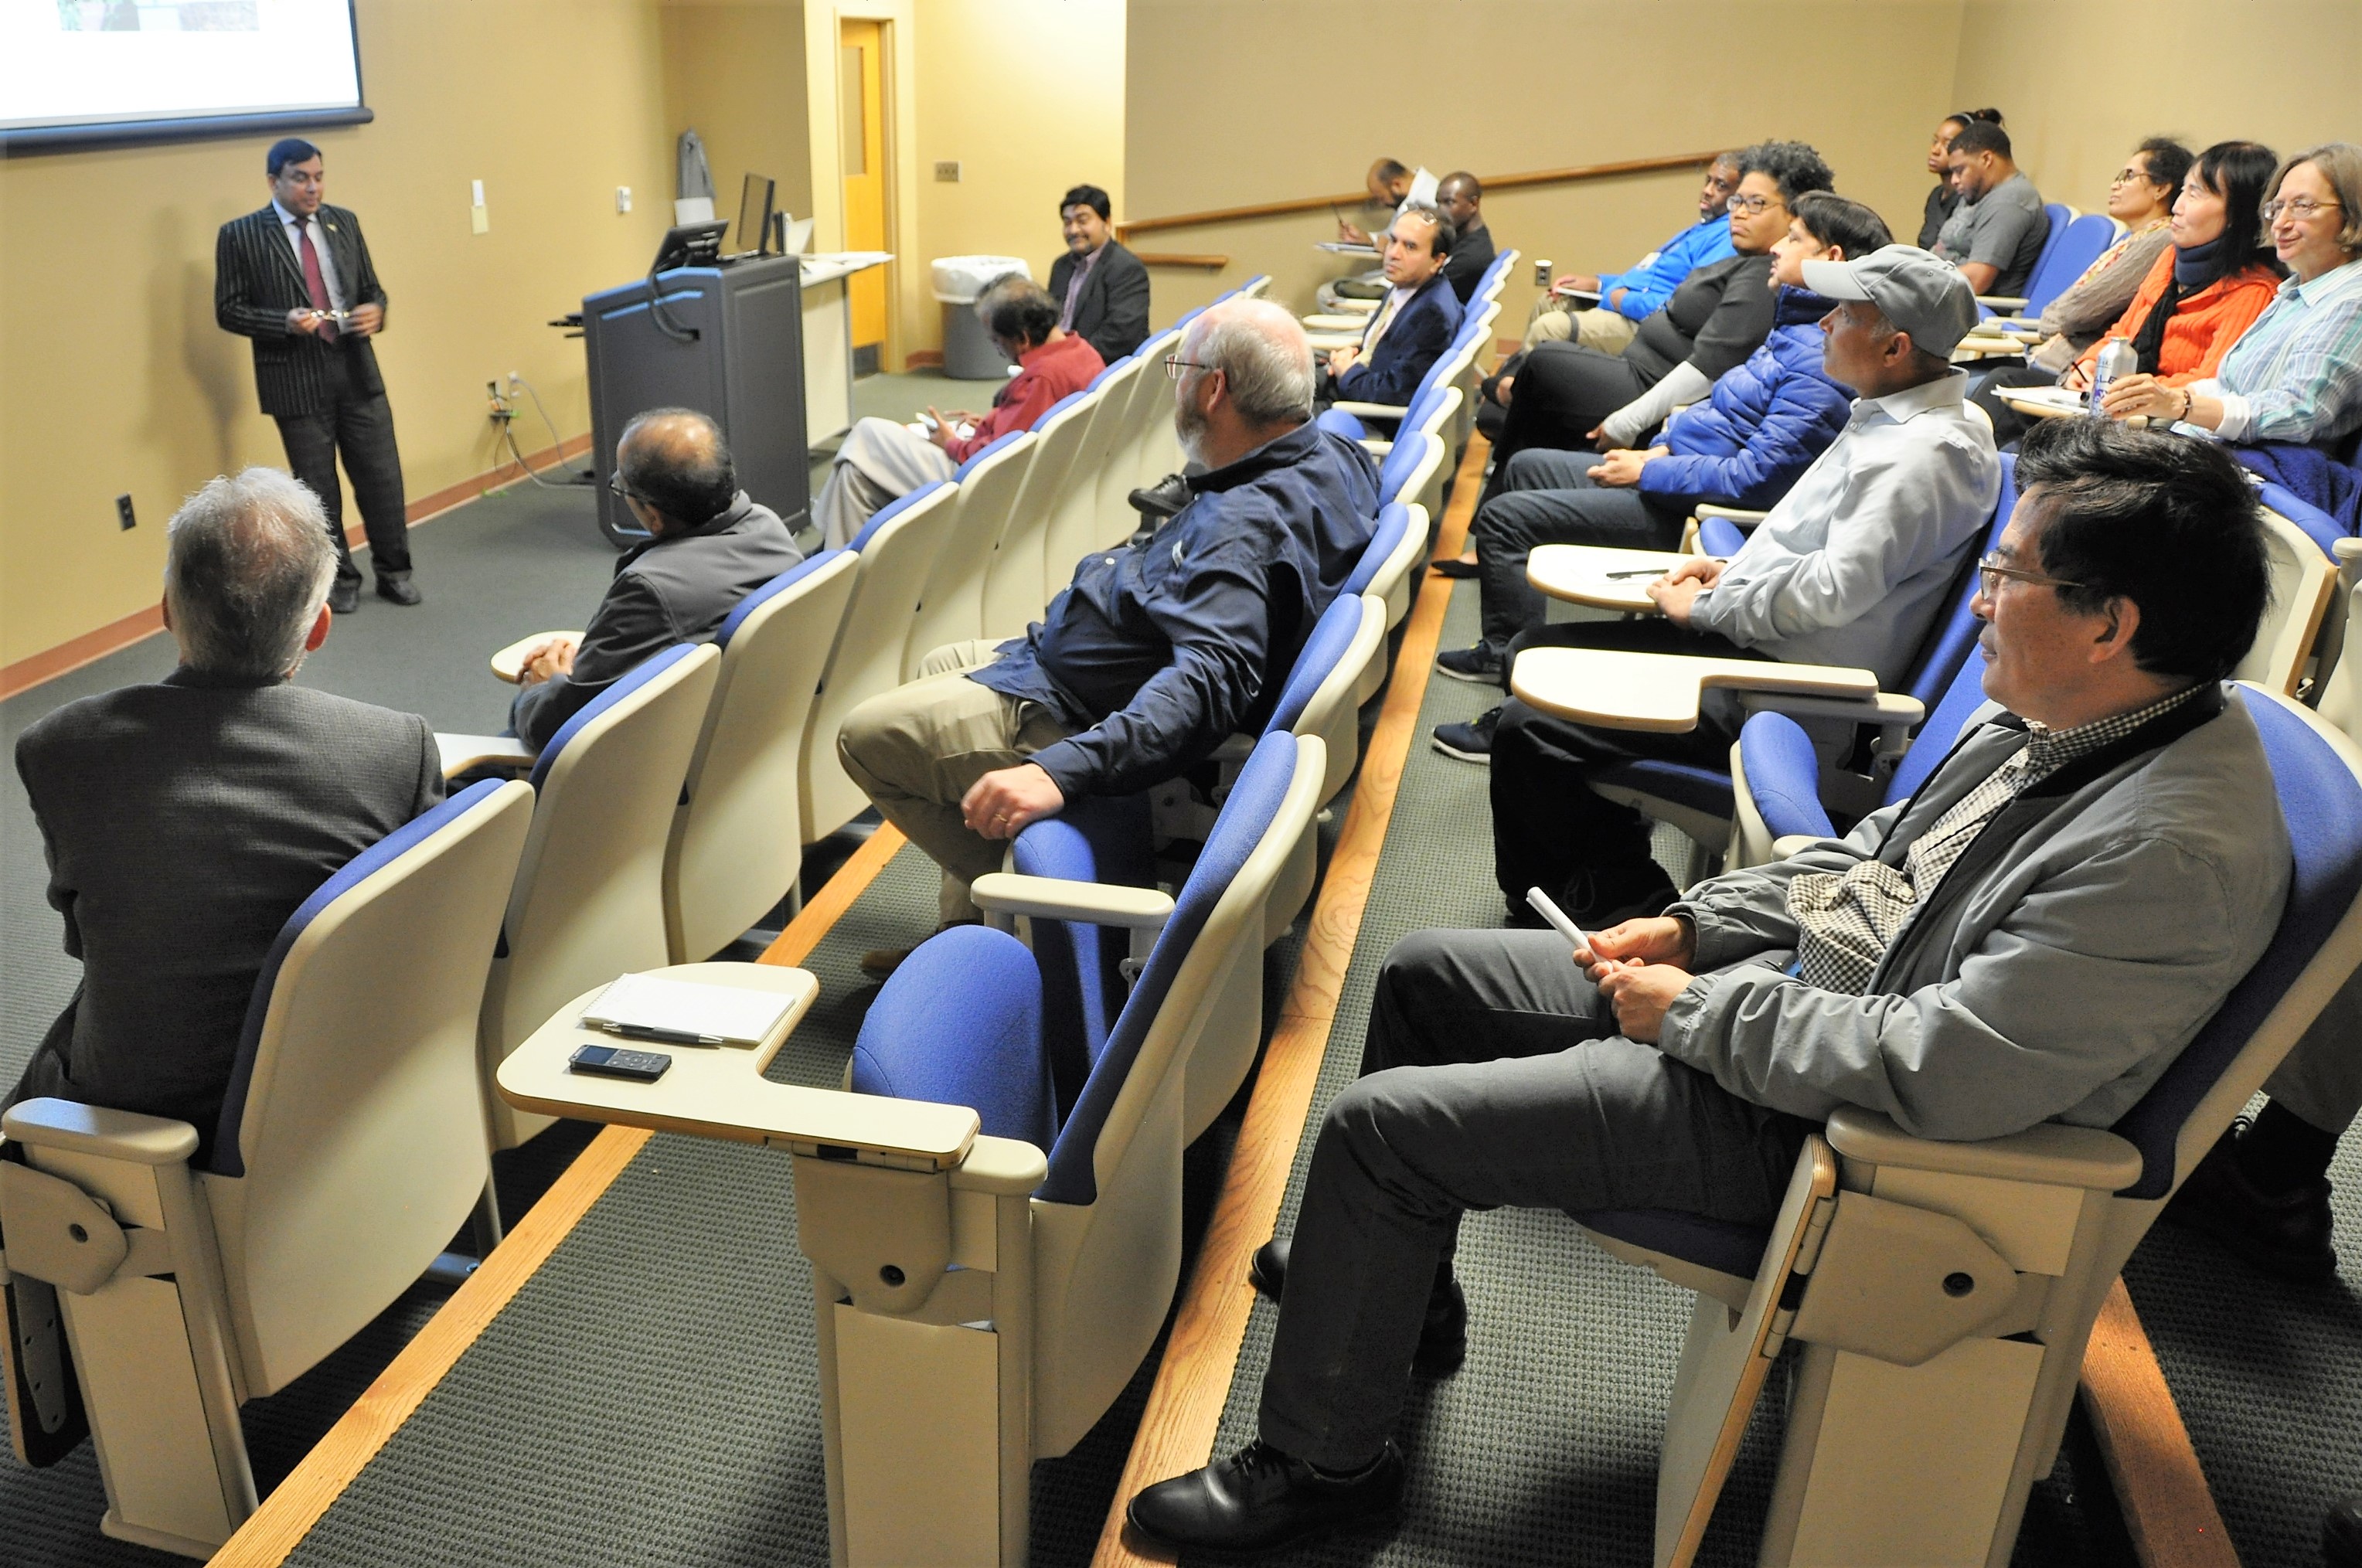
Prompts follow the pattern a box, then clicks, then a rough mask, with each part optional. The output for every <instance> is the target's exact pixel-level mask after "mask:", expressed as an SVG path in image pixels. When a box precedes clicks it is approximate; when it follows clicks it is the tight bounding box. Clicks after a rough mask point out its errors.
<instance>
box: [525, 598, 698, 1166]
mask: <svg viewBox="0 0 2362 1568" xmlns="http://www.w3.org/2000/svg"><path fill="white" fill-rule="evenodd" d="M721 662H722V654H721V650H720V649H718V648H716V647H715V646H713V645H712V644H711V643H704V644H701V645H699V646H695V647H691V646H689V645H687V644H685V643H684V644H676V645H675V646H672V647H669V648H667V649H666V650H665V651H664V652H662V653H659V654H655V655H652V656H650V657H648V658H646V659H645V660H643V661H641V663H640V664H639V666H638V667H637V668H635V669H633V670H632V671H631V672H630V673H629V674H627V675H625V676H624V678H623V679H620V680H618V681H616V682H615V683H614V685H613V686H612V687H610V688H609V689H608V690H605V691H604V692H602V693H601V694H600V695H599V696H598V697H597V698H596V699H594V700H593V701H591V702H590V705H589V706H588V707H586V708H584V709H583V710H582V711H581V712H579V713H577V714H575V715H574V717H573V718H571V719H569V720H568V721H567V722H566V724H565V726H564V727H563V728H561V729H560V730H559V731H558V732H557V734H556V735H554V736H552V737H551V738H550V743H549V745H547V746H546V747H544V748H543V750H542V754H541V757H540V760H538V761H537V762H535V764H534V768H533V780H532V782H533V785H534V789H535V791H536V793H537V795H538V802H537V804H536V806H535V811H534V818H533V834H532V836H531V837H529V838H528V839H527V840H526V841H525V848H524V863H523V864H522V865H521V866H520V867H518V869H517V878H516V887H515V889H514V890H513V892H512V893H511V895H510V898H509V910H508V918H507V919H506V921H505V922H503V924H502V951H501V952H500V953H499V954H498V955H495V956H494V958H493V960H492V972H491V980H490V982H489V983H488V984H487V985H486V987H485V988H484V1011H483V1020H482V1024H481V1028H480V1032H479V1038H480V1043H481V1045H482V1049H483V1083H484V1094H485V1097H486V1099H487V1100H488V1101H489V1102H490V1103H491V1107H492V1143H493V1146H494V1147H495V1148H502V1149H506V1148H513V1147H514V1146H515V1145H516V1144H518V1143H523V1142H524V1140H525V1139H527V1138H530V1137H532V1136H533V1135H534V1134H535V1132H540V1131H541V1130H542V1128H544V1127H546V1126H547V1125H548V1124H549V1119H548V1118H547V1117H537V1116H529V1115H526V1114H524V1113H521V1112H518V1111H515V1110H511V1109H510V1108H509V1106H508V1105H507V1104H506V1103H505V1102H503V1101H502V1100H501V1099H499V1097H498V1096H497V1095H496V1094H495V1093H494V1092H493V1090H492V1088H491V1084H492V1074H493V1072H494V1071H495V1070H496V1069H497V1068H498V1067H499V1066H500V1065H501V1060H502V1058H503V1057H505V1056H506V1055H508V1054H509V1053H510V1052H511V1051H512V1050H513V1049H515V1048H516V1046H517V1044H518V1043H520V1042H522V1041H523V1040H524V1038H525V1037H526V1036H527V1035H530V1034H531V1033H532V1032H534V1031H535V1030H536V1029H538V1028H540V1027H541V1025H542V1024H543V1022H544V1021H546V1020H547V1019H548V1017H549V1015H550V1014H551V1013H553V1012H556V1011H557V1010H558V1008H560V1007H561V1006H563V1005H564V1004H565V1003H566V1002H568V1000H570V999H573V998H574V997H576V996H579V995H580V994H581V992H582V991H583V990H584V989H586V988H589V987H591V986H595V985H600V984H602V983H603V982H605V981H608V980H612V979H613V978H614V977H616V976H618V975H624V974H630V973H632V972H634V971H635V970H640V969H655V968H659V967H661V966H663V965H664V964H665V962H666V961H667V956H668V948H667V945H666V942H665V907H664V867H665V850H666V846H667V845H668V844H669V843H670V841H671V837H672V822H673V812H674V810H675V808H676V807H678V806H679V803H680V791H681V786H682V784H683V783H684V782H685V781H686V780H687V778H688V777H689V759H690V756H691V754H692V753H694V751H695V750H696V747H697V737H698V735H699V734H700V733H701V731H702V730H703V729H704V727H705V714H706V710H707V708H708V707H709V706H710V705H711V703H712V697H713V682H714V677H715V674H716V672H717V670H718V668H719V667H720V665H721Z"/></svg>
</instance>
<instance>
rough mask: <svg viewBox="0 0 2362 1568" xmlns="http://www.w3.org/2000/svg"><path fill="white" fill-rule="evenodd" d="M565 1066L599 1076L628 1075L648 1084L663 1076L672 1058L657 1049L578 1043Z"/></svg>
mask: <svg viewBox="0 0 2362 1568" xmlns="http://www.w3.org/2000/svg"><path fill="white" fill-rule="evenodd" d="M566 1065H567V1066H568V1067H571V1068H572V1069H573V1070H574V1071H576V1072H578V1073H597V1074H599V1075H600V1076H601V1077H610V1078H630V1079H631V1080H632V1081H633V1082H635V1083H643V1084H652V1083H654V1082H656V1081H657V1079H658V1078H660V1077H664V1076H665V1073H666V1071H667V1070H668V1068H670V1067H671V1066H672V1058H671V1057H670V1056H668V1055H665V1054H664V1053H663V1052H661V1051H626V1050H624V1048H623V1047H622V1046H620V1045H578V1046H576V1047H575V1048H574V1055H571V1056H568V1057H567V1058H566Z"/></svg>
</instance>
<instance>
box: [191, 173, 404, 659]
mask: <svg viewBox="0 0 2362 1568" xmlns="http://www.w3.org/2000/svg"><path fill="white" fill-rule="evenodd" d="M265 164H266V166H267V168H268V169H269V171H270V205H268V206H266V207H264V208H262V209H261V210H260V211H259V212H251V213H248V214H247V215H245V216H244V217H242V218H236V219H233V220H232V221H230V222H228V223H226V224H224V225H222V226H221V233H220V235H219V236H218V237H216V238H215V242H214V320H215V322H217V323H219V324H220V326H221V328H222V330H223V331H225V332H235V333H237V335H238V336H240V337H250V338H252V339H253V340H254V386H255V391H256V392H259V394H260V395H261V400H262V412H263V413H265V414H269V415H270V416H271V417H272V418H273V419H276V420H277V421H278V422H279V438H280V440H281V441H282V442H283V443H285V445H286V447H287V466H288V468H289V469H291V470H292V471H293V473H294V475H295V477H296V478H297V479H299V480H303V481H304V483H305V484H307V485H310V486H311V487H312V489H313V491H314V492H315V493H316V494H317V495H318V496H319V498H320V502H321V504H322V505H323V506H324V507H326V513H327V528H328V531H329V533H330V534H331V535H333V536H334V537H335V540H336V547H337V580H336V585H335V587H334V588H333V589H332V590H331V591H330V592H329V595H328V603H329V605H330V607H331V608H333V609H334V610H336V611H337V613H340V614H341V613H345V612H348V611H350V610H353V609H355V608H356V607H358V606H359V602H360V584H361V577H360V573H359V570H358V569H355V568H354V566H353V558H352V552H351V551H350V550H348V549H347V548H346V547H345V524H344V518H345V506H344V491H343V488H342V487H341V486H340V485H339V484H338V483H337V453H338V452H339V451H341V452H342V453H343V454H344V458H345V471H346V472H347V473H348V474H350V475H351V476H352V480H353V499H354V500H355V502H358V503H359V506H360V511H361V522H362V525H364V526H365V527H367V528H368V530H369V541H370V564H371V565H372V566H373V567H375V568H376V569H377V591H378V597H380V598H381V599H386V600H391V601H392V602H394V603H396V604H415V603H417V602H419V593H418V590H417V589H416V588H415V587H414V586H412V584H411V580H410V527H409V524H408V523H407V521H406V520H405V519H404V516H403V495H402V455H401V454H400V453H399V452H398V451H396V450H395V448H394V444H393V410H392V407H391V406H390V405H388V403H386V400H385V381H384V379H383V378H382V377H381V376H380V375H379V374H378V369H377V352H376V350H375V349H374V348H372V347H371V346H370V339H371V338H372V337H376V336H377V335H378V333H379V332H381V331H382V330H383V329H384V326H385V290H384V289H383V288H382V287H381V286H380V284H379V282H378V280H377V269H376V267H375V266H373V265H372V264H371V263H370V253H369V243H368V241H366V240H364V239H363V238H362V237H361V223H360V219H359V218H357V217H355V216H354V215H352V214H351V213H349V212H348V211H347V210H345V209H344V208H343V207H332V206H329V205H327V204H326V203H324V202H323V201H321V199H320V194H321V192H322V190H323V189H324V188H325V187H324V185H323V178H324V177H323V175H322V173H321V164H320V149H318V148H316V147H314V146H313V145H312V144H311V143H310V142H308V141H305V140H304V139H303V138H300V137H289V138H286V139H284V140H282V141H279V142H275V143H273V144H272V145H271V149H270V155H269V156H268V158H267V159H266V160H265Z"/></svg>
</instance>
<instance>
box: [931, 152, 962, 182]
mask: <svg viewBox="0 0 2362 1568" xmlns="http://www.w3.org/2000/svg"><path fill="white" fill-rule="evenodd" d="M959 178H960V166H959V160H958V159H956V158H946V159H942V160H938V161H937V162H936V164H935V180H936V182H938V183H939V184H944V185H956V184H958V183H959Z"/></svg>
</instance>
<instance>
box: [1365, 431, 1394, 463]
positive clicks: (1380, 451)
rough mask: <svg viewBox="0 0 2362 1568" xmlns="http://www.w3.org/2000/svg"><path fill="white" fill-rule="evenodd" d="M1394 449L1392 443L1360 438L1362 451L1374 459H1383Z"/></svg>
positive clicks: (1372, 437) (1373, 437)
mask: <svg viewBox="0 0 2362 1568" xmlns="http://www.w3.org/2000/svg"><path fill="white" fill-rule="evenodd" d="M1394 449H1395V444H1394V443H1393V442H1392V441H1381V440H1379V439H1378V438H1377V437H1376V436H1363V437H1362V450H1363V451H1364V452H1367V453H1368V454H1370V456H1372V457H1374V458H1383V457H1385V455H1386V454H1387V453H1389V452H1391V451H1393V450H1394Z"/></svg>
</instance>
